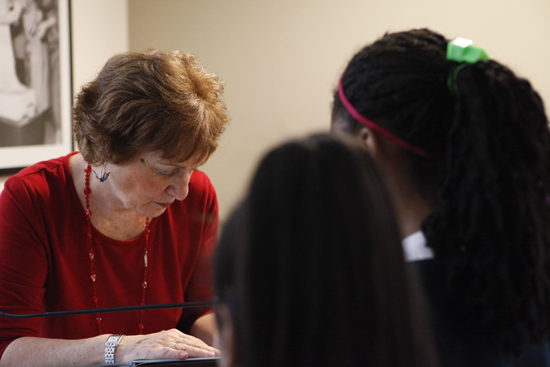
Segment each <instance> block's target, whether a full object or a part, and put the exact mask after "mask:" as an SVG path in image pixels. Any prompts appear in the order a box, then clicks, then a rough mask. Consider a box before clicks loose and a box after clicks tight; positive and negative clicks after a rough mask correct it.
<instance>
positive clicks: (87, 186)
mask: <svg viewBox="0 0 550 367" xmlns="http://www.w3.org/2000/svg"><path fill="white" fill-rule="evenodd" d="M91 172H92V167H90V164H88V166H87V167H86V169H85V170H84V173H85V175H84V196H85V197H86V221H87V224H88V233H87V236H86V242H87V245H88V259H89V262H90V270H91V274H90V281H91V282H92V288H93V296H92V301H93V303H94V306H95V308H96V309H97V308H99V307H98V306H97V301H98V298H97V290H96V286H95V282H96V274H95V267H94V249H93V246H92V221H91V219H90V218H91V216H92V211H91V210H90V194H91V193H92V190H91V189H90V173H91ZM103 181H105V180H103ZM103 181H101V182H103ZM149 234H150V231H149V218H147V219H146V220H145V247H144V249H143V253H144V254H143V264H144V267H143V281H142V282H141V288H142V289H143V291H142V294H141V303H140V305H144V304H145V290H146V289H147V248H148V245H149ZM95 316H96V317H95V323H96V324H97V330H98V332H99V334H103V333H102V332H101V317H99V314H98V313H96V315H95ZM144 328H145V325H143V311H141V317H140V322H139V324H138V329H139V334H143V329H144Z"/></svg>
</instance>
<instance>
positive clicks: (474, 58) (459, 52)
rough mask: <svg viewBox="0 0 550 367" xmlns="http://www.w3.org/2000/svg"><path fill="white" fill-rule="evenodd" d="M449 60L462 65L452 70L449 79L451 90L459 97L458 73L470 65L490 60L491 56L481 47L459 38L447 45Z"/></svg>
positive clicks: (448, 84) (448, 83)
mask: <svg viewBox="0 0 550 367" xmlns="http://www.w3.org/2000/svg"><path fill="white" fill-rule="evenodd" d="M447 60H452V61H456V62H459V63H460V65H458V66H455V67H454V68H453V69H452V70H451V72H450V73H449V77H448V79H447V86H448V87H449V90H450V91H451V92H453V93H454V94H456V95H458V87H457V85H456V77H457V75H458V72H459V71H460V70H462V69H463V68H464V67H466V66H468V65H470V64H475V63H476V62H478V61H487V60H489V55H487V52H485V50H484V49H482V48H481V47H478V46H475V45H474V44H473V42H472V41H471V40H468V39H465V38H460V37H458V38H456V39H454V40H452V41H451V42H449V43H448V44H447Z"/></svg>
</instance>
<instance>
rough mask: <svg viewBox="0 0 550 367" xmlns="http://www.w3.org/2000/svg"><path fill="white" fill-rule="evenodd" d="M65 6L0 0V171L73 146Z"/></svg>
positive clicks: (64, 1)
mask: <svg viewBox="0 0 550 367" xmlns="http://www.w3.org/2000/svg"><path fill="white" fill-rule="evenodd" d="M70 7H71V4H70V0H0V49H2V50H1V51H0V174H2V175H7V174H12V173H14V172H16V171H18V170H20V169H21V168H24V167H27V166H29V165H31V164H34V163H36V162H39V161H42V160H47V159H51V158H55V157H59V156H62V155H66V154H68V153H69V152H71V151H72V150H73V145H74V144H73V137H72V122H71V120H72V119H71V108H72V61H71V17H70ZM2 13H4V15H2Z"/></svg>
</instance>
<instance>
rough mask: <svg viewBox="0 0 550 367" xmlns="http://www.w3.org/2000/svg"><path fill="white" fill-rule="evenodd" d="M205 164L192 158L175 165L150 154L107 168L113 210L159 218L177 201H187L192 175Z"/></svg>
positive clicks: (159, 156) (157, 155)
mask: <svg viewBox="0 0 550 367" xmlns="http://www.w3.org/2000/svg"><path fill="white" fill-rule="evenodd" d="M203 163H204V162H200V161H198V160H197V159H193V158H192V159H189V160H187V161H185V162H175V161H173V160H168V159H164V158H161V155H160V154H159V153H152V152H149V153H144V154H141V155H140V156H138V157H137V158H136V159H134V160H133V161H132V162H130V163H129V164H127V165H124V166H119V165H114V164H110V165H109V164H107V167H106V172H110V174H109V178H108V180H107V181H106V182H109V183H110V184H111V191H112V194H113V203H112V204H113V205H114V208H113V209H114V210H127V209H130V210H133V211H135V212H136V213H138V214H140V215H142V216H144V217H150V218H154V217H158V216H159V215H161V214H162V213H164V211H165V210H166V209H167V208H168V206H170V204H172V203H173V202H174V200H184V199H185V198H186V197H187V194H188V193H189V180H190V179H191V175H192V173H193V172H194V171H195V170H196V169H197V168H198V167H199V166H200V165H201V164H203ZM96 172H97V170H96ZM98 174H99V172H98Z"/></svg>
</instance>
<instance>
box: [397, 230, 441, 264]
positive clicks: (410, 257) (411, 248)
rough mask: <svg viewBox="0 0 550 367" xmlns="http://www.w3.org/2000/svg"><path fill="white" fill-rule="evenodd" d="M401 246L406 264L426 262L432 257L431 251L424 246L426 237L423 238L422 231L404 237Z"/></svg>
mask: <svg viewBox="0 0 550 367" xmlns="http://www.w3.org/2000/svg"><path fill="white" fill-rule="evenodd" d="M401 244H402V245H403V252H404V253H405V261H407V262H413V261H421V260H428V259H433V257H434V253H433V251H432V249H431V248H429V247H428V246H426V237H424V233H422V231H418V232H414V233H413V234H411V235H409V236H407V237H405V238H404V239H403V240H402V241H401Z"/></svg>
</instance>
